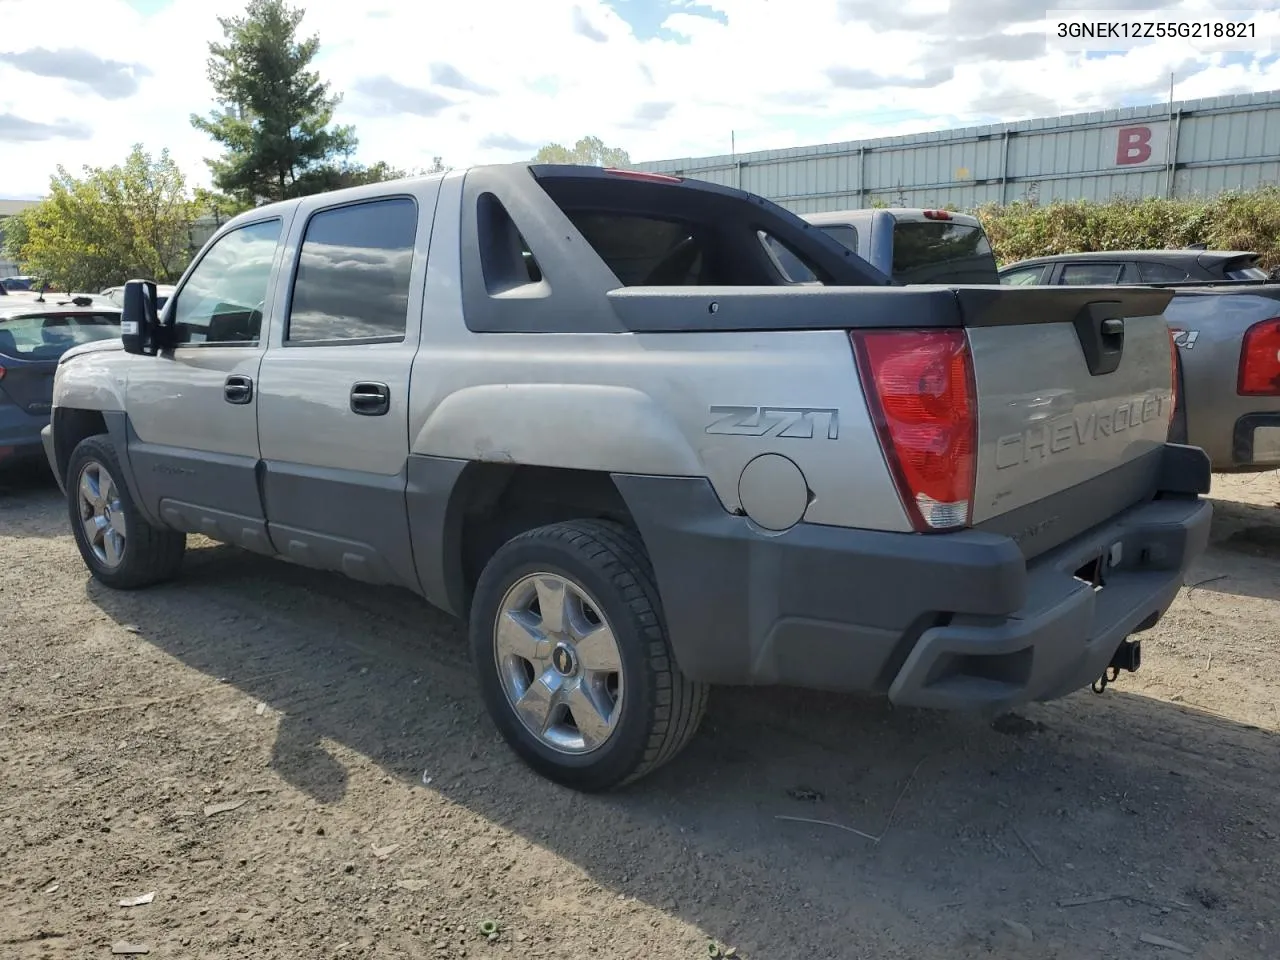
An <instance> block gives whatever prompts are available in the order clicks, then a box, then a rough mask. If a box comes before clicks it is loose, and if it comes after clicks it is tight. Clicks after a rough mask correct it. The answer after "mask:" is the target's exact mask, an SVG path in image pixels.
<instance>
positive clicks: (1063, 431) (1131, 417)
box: [955, 286, 1173, 556]
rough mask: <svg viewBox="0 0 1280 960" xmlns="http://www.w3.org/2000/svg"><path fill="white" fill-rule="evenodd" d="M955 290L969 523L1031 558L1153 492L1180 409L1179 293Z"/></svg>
mask: <svg viewBox="0 0 1280 960" xmlns="http://www.w3.org/2000/svg"><path fill="white" fill-rule="evenodd" d="M955 294H956V297H957V300H958V302H959V304H960V308H961V312H962V314H963V318H964V325H965V326H966V327H967V328H968V331H969V344H970V348H971V350H972V353H973V363H974V380H975V383H976V388H977V398H978V458H977V469H976V477H975V493H974V505H973V518H972V522H973V524H974V525H975V526H977V527H979V528H980V529H989V530H993V531H998V532H1003V533H1006V534H1008V535H1010V536H1013V537H1015V539H1017V540H1018V541H1019V543H1020V545H1021V546H1022V549H1023V551H1024V553H1026V554H1027V555H1029V556H1031V555H1035V554H1038V553H1041V552H1043V551H1045V550H1048V549H1051V548H1052V547H1054V546H1056V545H1057V544H1059V543H1062V542H1064V541H1066V540H1068V539H1070V538H1071V537H1074V536H1076V535H1077V534H1079V533H1081V532H1083V531H1085V530H1087V529H1089V528H1090V527H1092V526H1095V525H1097V524H1099V523H1101V522H1103V521H1105V520H1107V519H1108V518H1110V517H1112V516H1114V515H1115V514H1117V513H1119V512H1120V511H1121V510H1123V509H1125V508H1126V507H1129V506H1132V505H1133V504H1135V503H1137V502H1139V501H1141V500H1143V499H1146V498H1148V497H1150V496H1151V495H1152V494H1153V493H1154V492H1155V483H1156V477H1157V471H1158V469H1159V465H1160V456H1161V451H1162V448H1163V446H1164V443H1165V440H1166V439H1167V437H1168V431H1169V418H1170V416H1171V413H1172V409H1173V376H1172V363H1173V358H1172V347H1171V342H1170V336H1169V329H1168V325H1167V324H1166V322H1165V320H1164V317H1163V312H1164V310H1165V308H1166V306H1167V305H1168V304H1169V302H1170V300H1172V298H1173V293H1172V291H1164V290H1155V289H1136V290H1135V289H1133V288H1124V287H1071V288H1065V289H1046V288H1043V287H1021V288H1020V287H1007V286H1006V287H1000V288H992V287H970V288H956V290H955Z"/></svg>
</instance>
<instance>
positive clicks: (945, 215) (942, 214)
mask: <svg viewBox="0 0 1280 960" xmlns="http://www.w3.org/2000/svg"><path fill="white" fill-rule="evenodd" d="M923 213H924V218H925V219H926V220H950V219H951V212H950V211H948V210H925V211H923Z"/></svg>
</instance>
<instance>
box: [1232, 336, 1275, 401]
mask: <svg viewBox="0 0 1280 960" xmlns="http://www.w3.org/2000/svg"><path fill="white" fill-rule="evenodd" d="M1236 393H1238V394H1240V396H1242V397H1276V396H1280V317H1272V318H1271V319H1270V320H1263V321H1262V322H1261V323H1255V324H1254V325H1253V326H1252V327H1250V328H1249V329H1248V330H1246V331H1245V333H1244V342H1243V343H1242V344H1241V346H1240V373H1239V379H1238V380H1237V381H1236Z"/></svg>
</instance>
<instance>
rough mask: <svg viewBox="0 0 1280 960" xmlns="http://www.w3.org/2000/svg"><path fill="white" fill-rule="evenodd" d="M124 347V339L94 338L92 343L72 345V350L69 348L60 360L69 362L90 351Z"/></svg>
mask: <svg viewBox="0 0 1280 960" xmlns="http://www.w3.org/2000/svg"><path fill="white" fill-rule="evenodd" d="M123 349H124V341H123V340H119V339H115V340H94V341H93V342H91V343H82V344H80V345H78V346H75V347H72V348H71V349H70V350H68V351H67V352H66V353H64V354H63V355H62V357H61V359H60V360H59V361H58V362H59V363H67V362H68V361H70V360H73V359H75V358H76V357H83V356H84V355H85V354H88V353H106V352H108V351H117V350H123Z"/></svg>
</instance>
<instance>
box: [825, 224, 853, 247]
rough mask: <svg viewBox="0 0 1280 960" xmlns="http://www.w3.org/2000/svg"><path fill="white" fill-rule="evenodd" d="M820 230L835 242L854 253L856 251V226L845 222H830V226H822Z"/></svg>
mask: <svg viewBox="0 0 1280 960" xmlns="http://www.w3.org/2000/svg"><path fill="white" fill-rule="evenodd" d="M821 229H822V232H823V233H825V234H826V235H827V236H828V237H830V238H831V239H832V240H835V241H836V242H838V243H840V244H842V245H843V246H844V247H845V249H846V250H851V251H853V252H854V253H857V252H858V228H857V227H851V226H849V225H848V224H847V223H838V224H832V225H831V226H827V227H822V228H821Z"/></svg>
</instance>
